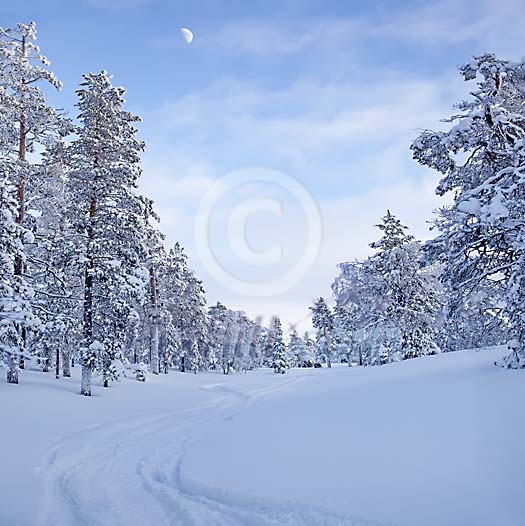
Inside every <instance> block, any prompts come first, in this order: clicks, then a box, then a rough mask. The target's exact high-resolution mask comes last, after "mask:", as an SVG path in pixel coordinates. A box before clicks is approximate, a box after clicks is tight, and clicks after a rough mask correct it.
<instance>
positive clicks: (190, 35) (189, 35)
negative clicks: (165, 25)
mask: <svg viewBox="0 0 525 526" xmlns="http://www.w3.org/2000/svg"><path fill="white" fill-rule="evenodd" d="M180 32H181V33H182V36H183V37H184V40H185V41H186V44H191V41H192V40H193V33H192V32H191V31H190V30H189V29H188V28H187V27H181V29H180Z"/></svg>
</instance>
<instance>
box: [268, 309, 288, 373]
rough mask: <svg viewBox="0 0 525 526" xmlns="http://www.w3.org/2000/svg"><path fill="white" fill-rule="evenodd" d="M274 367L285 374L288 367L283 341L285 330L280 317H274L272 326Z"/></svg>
mask: <svg viewBox="0 0 525 526" xmlns="http://www.w3.org/2000/svg"><path fill="white" fill-rule="evenodd" d="M272 351H273V352H272V367H273V370H274V371H275V373H278V374H284V373H285V372H286V369H288V367H289V366H288V363H287V361H286V347H285V345H284V341H283V330H282V328H281V320H280V319H279V318H278V317H275V318H274V319H273V327H272Z"/></svg>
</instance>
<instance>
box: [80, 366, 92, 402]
mask: <svg viewBox="0 0 525 526" xmlns="http://www.w3.org/2000/svg"><path fill="white" fill-rule="evenodd" d="M91 373H92V371H91V367H89V366H88V365H82V382H81V384H80V394H81V395H84V396H91Z"/></svg>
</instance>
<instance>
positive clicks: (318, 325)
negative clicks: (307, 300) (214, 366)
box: [310, 298, 334, 367]
mask: <svg viewBox="0 0 525 526" xmlns="http://www.w3.org/2000/svg"><path fill="white" fill-rule="evenodd" d="M310 310H311V311H312V323H313V326H314V328H315V329H316V347H317V353H318V355H319V356H320V357H323V358H324V359H325V361H326V366H327V367H332V354H333V350H334V320H333V316H332V313H331V311H330V308H329V307H328V305H327V304H326V301H325V300H324V298H319V299H317V300H316V301H315V303H314V306H313V307H310Z"/></svg>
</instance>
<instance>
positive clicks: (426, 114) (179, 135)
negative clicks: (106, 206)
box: [0, 0, 525, 325]
mask: <svg viewBox="0 0 525 526" xmlns="http://www.w3.org/2000/svg"><path fill="white" fill-rule="evenodd" d="M29 20H35V21H36V22H37V25H38V30H39V44H40V46H41V48H42V51H43V52H44V53H45V54H46V55H47V56H48V57H49V58H50V59H51V61H52V68H53V70H54V71H55V73H56V74H57V76H58V77H59V78H60V79H61V80H62V81H63V83H64V89H63V91H62V92H61V93H60V94H58V95H56V94H53V95H52V102H53V103H54V104H55V105H57V106H60V107H64V108H65V109H66V110H68V111H70V112H71V114H72V115H75V112H74V108H73V104H74V102H75V94H74V90H75V88H76V86H77V85H78V82H79V80H80V78H81V75H82V73H84V72H89V71H99V70H101V69H106V70H107V71H109V72H111V73H112V74H113V75H114V82H115V83H116V84H119V85H124V86H125V87H126V88H127V90H128V94H127V100H128V108H129V109H130V110H132V111H134V112H135V113H138V114H140V115H141V116H142V117H143V119H144V122H143V123H142V125H141V136H142V138H143V139H144V140H145V141H146V142H147V144H148V151H147V153H146V154H145V156H144V177H143V181H142V184H141V189H142V191H143V192H144V193H146V194H147V195H149V196H150V197H152V198H153V199H154V200H155V201H156V203H157V208H158V210H159V212H160V214H161V217H162V223H161V228H162V229H163V230H164V232H165V233H166V234H167V238H168V242H169V243H173V242H175V241H177V240H179V241H181V242H182V243H183V245H184V246H185V247H186V248H187V250H188V252H189V254H190V258H191V261H192V264H193V266H194V267H195V268H196V269H197V271H198V274H199V275H200V276H201V278H202V279H203V280H204V284H205V286H206V288H207V290H208V293H209V299H210V302H214V301H216V300H217V299H221V301H223V302H225V303H226V304H227V305H229V306H231V307H232V308H238V309H244V310H246V311H247V312H248V313H249V314H251V315H252V316H257V315H264V316H265V317H266V318H269V317H270V316H271V315H273V314H280V315H281V316H282V317H283V318H284V320H285V324H286V323H287V322H289V323H294V322H297V321H298V320H301V319H303V318H304V317H305V316H306V315H307V306H308V304H310V302H311V301H312V300H313V298H315V297H316V296H319V295H329V286H330V283H331V281H332V279H333V277H334V276H335V273H336V268H335V265H336V264H337V262H339V261H343V260H349V259H353V258H355V257H363V256H365V255H367V254H368V253H369V249H368V246H367V245H368V243H369V242H370V241H373V240H374V239H375V238H376V237H377V234H376V233H375V232H374V229H373V224H374V223H375V222H376V221H377V219H378V218H379V217H380V216H381V215H382V214H383V213H384V211H385V209H386V208H390V209H391V210H392V211H393V212H394V213H396V214H397V215H399V216H400V218H401V219H402V220H403V221H404V222H405V223H407V224H408V225H409V226H411V227H412V229H413V232H414V233H415V234H416V235H417V236H418V237H420V238H425V237H428V235H429V234H428V230H427V228H426V224H425V222H426V221H427V220H429V219H430V218H431V213H432V209H433V208H435V207H436V206H438V205H439V204H440V203H441V201H440V200H439V199H438V198H436V197H435V196H434V194H433V189H434V187H435V184H436V180H437V179H436V176H435V175H434V174H432V173H430V172H428V171H427V170H425V169H423V168H421V167H418V166H417V165H416V164H415V162H414V161H412V160H411V157H410V151H409V144H410V141H411V139H413V138H414V137H415V136H416V135H417V130H418V129H421V128H432V127H433V128H435V127H438V126H440V124H439V122H438V121H439V119H440V118H443V117H446V116H448V115H449V114H450V113H451V111H452V105H453V104H454V103H455V102H457V101H459V100H461V99H462V98H464V97H466V96H467V93H468V86H466V85H465V84H464V83H462V82H461V79H460V78H459V75H458V74H457V66H458V65H459V64H462V63H463V62H465V61H466V60H468V59H469V57H470V56H471V55H474V54H479V53H481V52H485V51H491V52H496V53H498V54H500V55H501V56H503V57H506V58H511V59H518V58H520V57H521V56H522V55H525V36H524V32H523V27H524V23H525V13H524V10H523V6H522V2H520V1H518V0H500V1H495V0H480V1H477V2H473V1H470V0H468V1H462V0H457V1H452V0H439V1H437V0H436V1H424V2H422V1H415V0H414V1H408V0H407V1H373V0H370V1H352V0H347V1H322V0H302V1H287V0H281V1H264V2H262V1H251V2H246V1H220V0H216V1H203V2H199V1H197V0H194V1H176V0H173V1H167V0H129V1H126V0H84V1H78V2H74V1H62V0H46V1H33V0H27V1H25V2H2V4H1V5H0V24H1V25H3V26H9V25H11V24H14V23H16V22H17V21H29ZM180 27H189V28H191V29H192V31H193V32H194V35H195V39H194V41H193V43H192V44H191V45H187V44H186V43H185V42H184V40H183V39H182V37H181V35H180V33H179V28H180ZM250 166H258V167H265V168H270V169H274V170H280V171H283V172H285V173H288V174H290V175H292V176H293V177H295V178H297V179H298V180H299V181H301V182H302V183H303V184H305V185H306V186H307V188H308V189H309V190H310V191H311V193H312V194H313V195H314V196H315V198H316V200H317V202H318V203H319V207H320V209H321V213H322V217H323V223H324V241H323V245H322V247H321V252H320V256H319V258H318V260H317V261H316V263H315V264H314V266H313V267H312V268H311V270H310V271H309V272H308V274H307V275H305V276H304V279H302V280H301V281H300V282H299V283H298V284H296V285H295V286H294V287H292V288H291V289H290V290H288V291H287V292H285V293H282V294H278V295H275V296H269V297H264V298H260V297H250V296H244V295H243V294H239V293H238V292H234V291H231V290H229V289H228V288H227V287H224V286H223V285H221V283H219V282H217V280H216V279H214V277H213V276H212V275H210V273H209V272H208V270H207V268H206V266H205V265H204V264H203V262H202V261H201V260H200V258H199V255H198V253H197V251H196V249H195V240H194V231H193V223H194V218H195V214H196V211H197V208H198V205H199V203H200V201H201V200H202V198H203V196H204V195H205V193H206V191H207V190H208V189H209V188H210V186H211V185H212V184H213V182H214V181H216V180H217V179H219V178H221V177H222V176H224V175H225V174H227V173H229V172H231V171H233V170H238V169H242V168H245V167H250ZM265 191H266V190H265ZM292 201H293V200H290V202H289V203H288V204H289V205H290V206H285V209H287V210H288V211H289V213H288V214H284V215H283V217H282V218H276V217H275V216H274V217H272V214H265V213H259V214H255V215H254V218H253V221H251V223H250V224H249V225H248V227H247V236H248V234H250V235H251V236H252V238H253V239H252V240H250V242H251V243H252V244H255V245H257V244H258V243H259V244H260V243H262V244H263V245H264V244H267V245H268V246H271V245H272V244H275V243H278V244H279V243H282V244H283V245H284V247H285V249H287V245H286V244H287V243H288V244H289V245H290V247H289V249H287V250H285V253H286V257H287V259H286V261H285V262H284V263H283V265H282V266H281V267H279V266H277V267H276V269H275V271H276V272H280V271H281V270H282V268H284V267H286V266H287V265H292V264H293V260H294V258H296V257H298V255H300V252H301V247H300V246H299V245H300V244H301V242H306V243H307V237H308V236H304V235H303V234H304V228H305V227H304V217H303V216H302V215H301V214H300V213H299V212H297V210H296V207H294V206H293V203H292ZM221 206H222V208H220V207H219V208H220V210H219V213H222V214H223V216H224V217H227V215H228V212H229V208H228V206H229V205H228V204H227V203H222V205H221ZM223 219H224V218H223ZM217 224H221V223H220V220H218V223H217ZM216 230H217V232H215V234H214V235H215V239H214V242H215V244H216V245H217V246H219V247H220V246H221V243H223V244H224V245H227V237H225V236H223V237H222V238H221V233H220V228H218V229H216ZM274 238H275V239H274ZM291 240H292V241H293V242H292V241H291ZM305 240H306V241H305ZM222 248H224V246H223V247H222ZM234 259H235V258H234V257H233V256H232V255H231V254H230V255H228V256H227V257H226V259H225V261H224V262H223V264H224V265H225V266H227V267H228V268H229V269H230V270H231V271H232V272H234V273H235V272H241V271H242V272H244V271H245V270H246V269H245V268H242V264H239V263H238V262H237V263H236V262H235V260H234ZM248 270H249V269H248ZM251 270H252V271H253V274H252V276H251V278H252V279H253V280H257V279H259V278H260V276H261V275H263V274H264V272H265V271H264V269H260V268H254V269H251ZM266 270H268V269H266ZM260 273H262V274H260ZM304 324H307V322H304V323H303V325H304Z"/></svg>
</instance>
